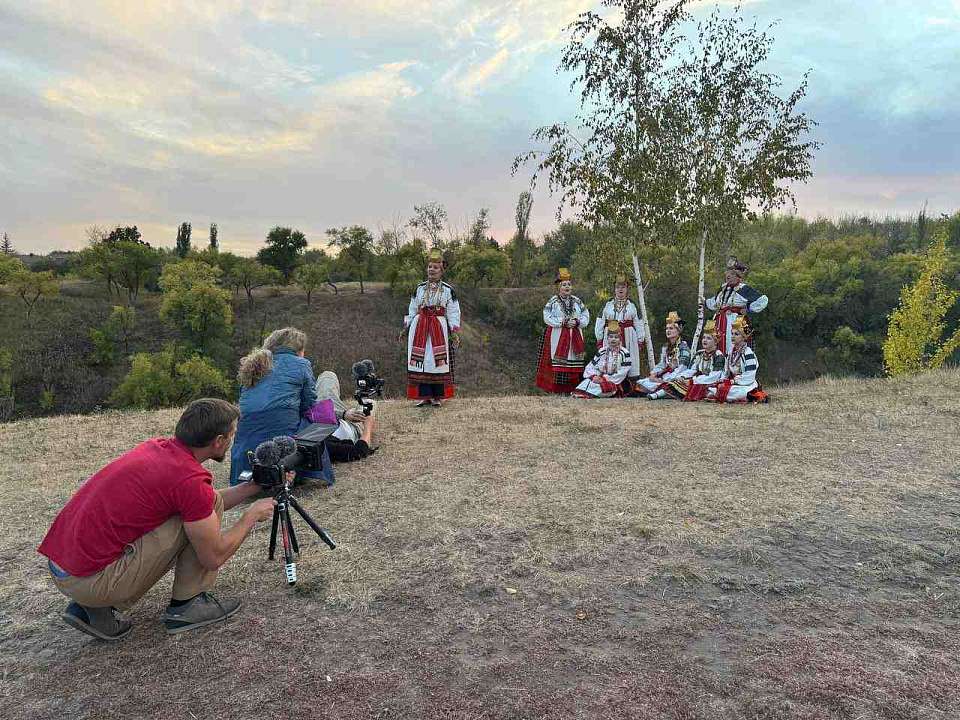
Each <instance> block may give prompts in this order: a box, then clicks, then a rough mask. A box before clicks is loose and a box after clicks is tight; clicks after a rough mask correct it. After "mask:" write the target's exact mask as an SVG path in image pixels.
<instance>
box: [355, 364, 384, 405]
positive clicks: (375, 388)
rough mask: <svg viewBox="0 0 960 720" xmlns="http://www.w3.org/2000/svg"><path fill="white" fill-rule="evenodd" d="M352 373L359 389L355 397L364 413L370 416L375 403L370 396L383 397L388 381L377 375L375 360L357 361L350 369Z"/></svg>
mask: <svg viewBox="0 0 960 720" xmlns="http://www.w3.org/2000/svg"><path fill="white" fill-rule="evenodd" d="M350 374H351V375H353V380H354V382H356V384H357V391H356V392H355V393H354V394H353V398H354V400H356V401H357V402H358V403H359V404H360V407H361V408H362V409H363V414H364V415H367V416H369V415H370V413H371V412H373V403H372V402H371V401H370V398H372V397H378V398H382V397H383V386H384V385H385V384H386V382H387V381H386V380H384V379H383V378H381V377H377V374H376V368H374V366H373V360H361V361H360V362H355V363H354V364H353V367H352V368H351V369H350Z"/></svg>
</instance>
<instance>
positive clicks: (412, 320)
mask: <svg viewBox="0 0 960 720" xmlns="http://www.w3.org/2000/svg"><path fill="white" fill-rule="evenodd" d="M443 270H444V261H443V255H442V254H441V253H440V251H439V250H431V251H430V255H429V256H428V257H427V281H426V282H422V283H420V284H419V285H418V286H417V290H416V292H415V293H414V294H413V297H412V298H410V307H409V308H408V309H407V315H406V317H405V318H404V319H403V326H404V328H406V330H407V397H408V398H410V399H411V400H419V402H418V403H417V407H422V406H424V405H428V404H429V405H434V406H436V407H439V406H440V403H441V400H443V399H447V398H452V397H453V394H454V389H455V386H454V382H453V351H454V349H455V348H457V347H459V346H460V335H459V333H460V302H459V301H458V300H457V293H456V292H455V291H454V289H453V288H452V287H451V286H450V285H448V284H447V283H445V282H443V279H442V278H443ZM402 337H403V335H402V333H401V338H402Z"/></svg>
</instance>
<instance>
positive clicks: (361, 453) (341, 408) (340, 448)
mask: <svg viewBox="0 0 960 720" xmlns="http://www.w3.org/2000/svg"><path fill="white" fill-rule="evenodd" d="M316 392H317V402H323V401H331V402H332V403H333V407H334V411H335V413H336V418H337V422H338V423H339V427H337V429H336V430H335V431H334V432H333V433H332V434H331V435H330V436H329V437H328V438H327V439H326V440H325V441H324V442H326V444H327V451H328V452H329V453H330V459H331V460H332V461H333V462H350V461H352V460H362V459H363V458H365V457H367V456H368V455H370V454H372V453H373V452H374V451H375V450H376V448H374V447H372V443H373V431H374V430H375V429H376V424H377V423H376V420H374V417H373V415H364V414H363V411H361V410H358V409H353V408H350V409H348V408H347V406H346V404H345V403H344V402H343V400H342V399H341V398H340V378H338V377H337V374H336V373H335V372H333V371H332V370H326V371H324V372H322V373H320V377H318V378H317V386H316ZM371 402H372V401H371Z"/></svg>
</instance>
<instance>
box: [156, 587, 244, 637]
mask: <svg viewBox="0 0 960 720" xmlns="http://www.w3.org/2000/svg"><path fill="white" fill-rule="evenodd" d="M239 609H240V601H239V600H217V598H215V597H214V596H213V595H211V594H210V593H205V592H204V593H200V594H199V595H197V596H196V597H195V598H193V599H192V600H190V601H189V602H187V603H186V604H184V605H180V606H179V607H167V611H166V612H165V613H164V614H163V624H164V626H165V627H166V628H167V634H169V635H175V634H177V633H182V632H186V631H187V630H193V629H194V628H201V627H205V626H206V625H212V624H213V623H215V622H220V621H221V620H226V619H227V618H228V617H230V616H231V615H233V614H234V613H235V612H237V610H239Z"/></svg>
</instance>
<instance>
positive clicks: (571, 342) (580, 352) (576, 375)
mask: <svg viewBox="0 0 960 720" xmlns="http://www.w3.org/2000/svg"><path fill="white" fill-rule="evenodd" d="M568 319H574V320H576V321H577V325H576V327H572V328H568V327H566V321H567V320H568ZM543 322H544V324H545V325H546V328H544V331H543V338H542V339H541V341H540V352H539V354H538V357H539V360H538V363H537V387H539V388H540V389H541V390H546V391H547V392H552V393H569V392H570V391H572V390H573V389H574V388H576V386H577V383H579V382H580V378H581V376H582V373H583V368H584V366H585V365H586V360H585V357H584V356H585V353H584V343H583V328H584V327H585V326H586V324H587V323H589V322H590V311H589V310H588V309H587V306H586V305H584V303H583V301H582V300H581V299H580V298H578V297H577V296H576V295H569V296H567V298H566V299H564V298H562V297H560V296H559V295H554V296H553V297H552V298H550V299H549V300H548V301H547V304H546V305H544V307H543Z"/></svg>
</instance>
